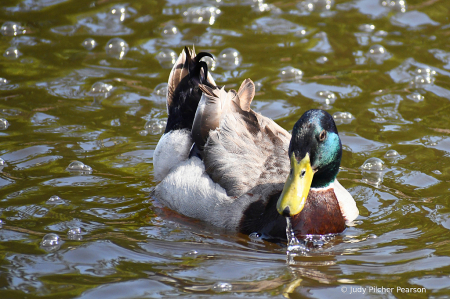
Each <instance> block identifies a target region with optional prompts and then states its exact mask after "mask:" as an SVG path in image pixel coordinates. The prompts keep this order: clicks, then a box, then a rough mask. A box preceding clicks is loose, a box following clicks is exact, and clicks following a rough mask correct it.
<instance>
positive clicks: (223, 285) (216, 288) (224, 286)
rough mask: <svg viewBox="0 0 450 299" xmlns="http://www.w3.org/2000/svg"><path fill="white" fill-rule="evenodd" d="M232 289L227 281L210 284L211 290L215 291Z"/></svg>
mask: <svg viewBox="0 0 450 299" xmlns="http://www.w3.org/2000/svg"><path fill="white" fill-rule="evenodd" d="M232 289H233V286H232V285H231V283H228V282H216V283H215V284H214V285H213V286H212V290H213V291H216V292H230V291H231V290H232Z"/></svg>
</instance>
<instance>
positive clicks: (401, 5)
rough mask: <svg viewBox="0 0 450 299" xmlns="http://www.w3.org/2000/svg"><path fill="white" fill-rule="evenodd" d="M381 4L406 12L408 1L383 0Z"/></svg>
mask: <svg viewBox="0 0 450 299" xmlns="http://www.w3.org/2000/svg"><path fill="white" fill-rule="evenodd" d="M380 3H381V5H382V6H384V7H388V8H389V9H391V10H394V11H398V12H406V8H407V5H406V1H404V0H381V1H380Z"/></svg>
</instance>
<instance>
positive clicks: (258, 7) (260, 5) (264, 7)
mask: <svg viewBox="0 0 450 299" xmlns="http://www.w3.org/2000/svg"><path fill="white" fill-rule="evenodd" d="M256 2H257V3H256V4H253V5H252V10H253V11H254V12H267V11H271V12H272V13H275V14H280V13H281V12H282V11H281V9H279V8H278V7H276V6H275V5H273V4H268V3H264V2H262V1H261V0H258V1H256Z"/></svg>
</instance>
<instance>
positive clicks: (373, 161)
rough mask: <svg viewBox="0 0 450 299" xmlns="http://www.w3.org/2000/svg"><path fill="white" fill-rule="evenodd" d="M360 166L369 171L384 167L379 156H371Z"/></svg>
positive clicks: (380, 169) (379, 169)
mask: <svg viewBox="0 0 450 299" xmlns="http://www.w3.org/2000/svg"><path fill="white" fill-rule="evenodd" d="M361 168H362V169H364V170H369V171H382V170H383V168H384V161H383V160H381V159H379V158H375V157H372V158H369V159H367V160H366V162H364V164H363V165H362V166H361Z"/></svg>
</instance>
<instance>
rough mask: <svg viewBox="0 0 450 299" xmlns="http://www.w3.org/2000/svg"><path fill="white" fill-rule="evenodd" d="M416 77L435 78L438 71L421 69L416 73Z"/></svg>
mask: <svg viewBox="0 0 450 299" xmlns="http://www.w3.org/2000/svg"><path fill="white" fill-rule="evenodd" d="M414 72H415V73H416V75H425V76H434V75H436V71H435V70H432V69H430V68H428V67H419V68H416V70H415V71H414Z"/></svg>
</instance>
